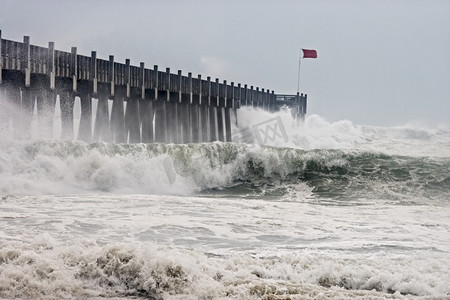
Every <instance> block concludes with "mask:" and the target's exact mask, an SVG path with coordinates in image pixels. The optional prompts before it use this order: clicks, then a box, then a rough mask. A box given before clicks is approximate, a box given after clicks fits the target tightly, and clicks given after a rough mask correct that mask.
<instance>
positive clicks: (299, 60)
mask: <svg viewBox="0 0 450 300" xmlns="http://www.w3.org/2000/svg"><path fill="white" fill-rule="evenodd" d="M301 64H302V55H301V54H300V56H299V58H298V76H297V95H298V94H299V93H300V65H301Z"/></svg>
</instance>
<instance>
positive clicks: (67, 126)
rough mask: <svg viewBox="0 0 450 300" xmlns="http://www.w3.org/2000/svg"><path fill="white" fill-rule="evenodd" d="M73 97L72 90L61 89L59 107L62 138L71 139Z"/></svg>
mask: <svg viewBox="0 0 450 300" xmlns="http://www.w3.org/2000/svg"><path fill="white" fill-rule="evenodd" d="M74 104H75V97H74V96H73V93H72V92H67V91H63V92H61V93H60V94H59V105H60V108H61V125H62V132H61V138H62V139H68V140H71V139H73V106H74Z"/></svg>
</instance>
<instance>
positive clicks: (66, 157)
mask: <svg viewBox="0 0 450 300" xmlns="http://www.w3.org/2000/svg"><path fill="white" fill-rule="evenodd" d="M449 170H450V159H449V158H445V157H441V158H439V157H410V156H399V155H387V154H383V153H377V152H368V151H364V150H345V149H333V150H326V149H323V150H320V149H319V150H309V151H306V150H301V149H292V148H276V147H261V146H258V145H247V144H236V143H220V142H215V143H207V144H189V145H164V144H108V143H93V144H87V143H84V142H76V141H34V142H24V143H18V142H14V143H11V144H9V145H8V146H5V145H4V146H3V148H2V149H1V156H0V178H1V183H0V191H1V193H2V194H17V193H19V194H20V193H23V194H30V193H31V194H33V193H62V192H83V191H84V192H91V191H105V192H109V191H114V192H134V193H155V194H161V193H169V194H170V193H173V194H183V193H197V192H208V191H209V190H211V189H213V190H217V189H221V190H223V189H225V190H229V191H233V192H236V193H245V192H246V191H249V190H252V191H258V190H260V191H262V190H267V189H270V190H273V191H277V192H281V193H283V189H287V188H288V187H289V186H290V185H292V184H299V183H304V184H306V185H307V186H308V187H310V188H311V193H312V196H316V197H320V198H334V199H339V198H381V199H411V198H425V199H438V200H439V199H441V200H442V199H448V196H449V190H450V177H449Z"/></svg>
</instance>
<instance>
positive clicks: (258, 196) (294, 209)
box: [0, 103, 450, 299]
mask: <svg viewBox="0 0 450 300" xmlns="http://www.w3.org/2000/svg"><path fill="white" fill-rule="evenodd" d="M77 105H78V104H76V107H77ZM56 107H58V105H57V106H56ZM93 116H95V103H94V109H93ZM74 117H75V121H74V131H75V132H76V131H77V128H78V123H77V122H79V121H78V120H79V112H77V111H76V112H75V116H74ZM33 118H34V119H33V122H32V128H31V129H30V135H31V138H29V139H23V140H18V139H15V138H14V139H13V138H12V134H16V133H17V131H16V128H14V126H13V125H14V124H13V122H12V121H11V122H10V123H8V125H7V126H4V127H3V131H2V132H1V138H0V197H1V198H0V297H4V298H43V299H54V298H68V299H79V298H98V297H117V298H120V299H122V298H123V299H127V298H134V297H138V298H139V297H142V298H146V299H159V298H162V299H329V298H336V299H390V298H392V299H430V298H431V299H446V298H448V297H450V289H449V287H448V282H450V273H449V271H448V270H449V269H450V264H449V261H450V260H449V253H450V239H449V235H448V232H449V230H450V221H449V220H450V209H449V208H450V207H449V206H450V202H449V199H450V175H449V174H450V153H449V152H448V149H450V130H449V129H448V128H415V127H411V126H403V127H373V126H363V125H357V124H353V123H352V122H350V121H345V120H343V121H339V122H333V123H330V122H327V121H326V120H324V119H323V118H321V117H320V116H318V115H309V116H307V117H306V119H305V121H304V123H300V124H298V123H296V122H295V121H294V120H293V119H292V117H291V114H290V112H289V111H288V110H283V111H281V112H278V113H275V114H272V113H268V112H264V111H261V110H259V109H253V108H241V109H239V110H238V124H237V125H238V126H236V124H233V139H234V140H235V141H236V142H233V143H222V142H214V143H199V144H187V145H174V144H169V145H164V144H157V143H155V144H111V143H105V142H94V143H85V142H82V141H74V140H63V139H61V122H60V115H59V113H58V108H57V109H56V111H55V114H54V117H53V119H52V128H51V138H48V135H49V131H47V132H46V133H45V132H44V133H43V132H42V131H41V130H40V129H39V127H38V126H37V124H38V123H39V120H38V119H37V118H36V116H35V115H34V117H33ZM3 124H4V123H3ZM280 124H281V125H282V128H283V130H284V131H285V132H284V133H285V136H286V137H287V139H286V138H285V136H284V135H283V134H282V132H275V131H273V130H274V129H277V130H281V129H280V128H281V127H280ZM268 125H269V127H267V126H268ZM257 130H260V131H259V132H260V134H261V136H262V135H263V134H266V133H267V134H272V135H271V136H269V137H270V138H268V139H266V140H267V144H266V145H260V144H258V141H259V140H258V138H257V136H256V131H257ZM277 133H279V134H278V135H277ZM46 135H47V137H45V136H46ZM248 140H251V141H252V142H253V143H250V144H247V143H241V142H240V141H248Z"/></svg>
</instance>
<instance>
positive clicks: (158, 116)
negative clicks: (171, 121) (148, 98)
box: [155, 100, 167, 143]
mask: <svg viewBox="0 0 450 300" xmlns="http://www.w3.org/2000/svg"><path fill="white" fill-rule="evenodd" d="M166 131H167V127H166V101H164V100H158V101H156V102H155V142H157V143H166V142H167V132H166Z"/></svg>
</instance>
